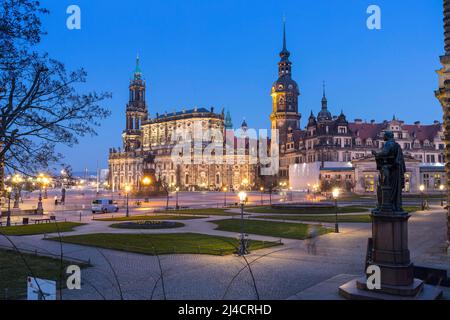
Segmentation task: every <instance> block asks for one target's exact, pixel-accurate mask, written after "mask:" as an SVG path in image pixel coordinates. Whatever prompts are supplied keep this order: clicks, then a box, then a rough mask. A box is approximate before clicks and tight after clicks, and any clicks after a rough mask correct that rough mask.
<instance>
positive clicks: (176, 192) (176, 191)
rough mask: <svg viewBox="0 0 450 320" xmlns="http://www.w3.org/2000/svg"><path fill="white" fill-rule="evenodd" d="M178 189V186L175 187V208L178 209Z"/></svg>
mask: <svg viewBox="0 0 450 320" xmlns="http://www.w3.org/2000/svg"><path fill="white" fill-rule="evenodd" d="M178 191H180V188H179V187H176V188H175V196H176V205H175V209H177V210H178V209H180V206H179V205H178Z"/></svg>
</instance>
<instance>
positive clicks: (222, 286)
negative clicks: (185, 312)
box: [0, 209, 450, 299]
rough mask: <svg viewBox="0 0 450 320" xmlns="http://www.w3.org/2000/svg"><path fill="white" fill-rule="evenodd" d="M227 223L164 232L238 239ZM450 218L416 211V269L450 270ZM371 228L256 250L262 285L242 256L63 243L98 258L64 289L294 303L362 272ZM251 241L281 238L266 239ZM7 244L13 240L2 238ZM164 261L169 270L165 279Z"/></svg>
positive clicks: (40, 245)
mask: <svg viewBox="0 0 450 320" xmlns="http://www.w3.org/2000/svg"><path fill="white" fill-rule="evenodd" d="M223 218H224V217H213V218H208V219H199V220H190V221H181V222H183V223H186V227H184V228H179V229H172V230H170V231H164V232H187V231H189V232H198V233H205V234H217V235H225V236H234V237H235V236H236V233H230V232H223V231H217V230H214V224H212V223H210V222H208V221H210V220H215V219H223ZM445 219H446V216H445V212H443V211H442V210H441V211H440V210H438V209H436V210H433V211H428V212H417V213H414V214H413V216H412V218H411V220H410V224H409V239H410V250H411V256H412V259H413V261H414V262H415V263H416V264H419V265H432V266H438V267H445V268H449V266H450V259H449V257H446V256H444V255H443V254H442V252H443V244H444V242H445V232H446V230H445V227H446V225H445ZM109 224H110V222H107V223H106V222H98V221H95V222H92V223H90V224H89V225H86V226H83V227H80V228H79V229H77V231H75V232H72V233H67V234H76V233H92V232H123V231H122V230H116V229H111V228H108V225H109ZM370 228H371V226H370V224H358V223H351V224H341V233H339V234H334V233H330V234H327V235H324V236H321V237H320V238H319V240H318V242H317V248H318V249H317V254H316V255H309V254H307V253H306V249H305V244H304V241H300V240H287V239H283V242H284V245H283V246H279V247H275V248H270V249H264V250H258V251H255V252H253V253H251V254H250V255H248V256H247V257H246V258H247V261H248V263H249V264H250V266H251V269H252V272H253V275H254V278H255V282H256V286H255V285H254V284H253V281H252V276H251V274H250V272H249V270H248V268H246V262H245V260H244V259H243V258H241V257H237V256H234V255H229V256H224V257H219V256H207V255H193V254H189V255H187V254H184V255H163V256H160V257H155V256H146V255H140V254H133V253H126V252H119V251H113V250H103V249H102V250H99V249H96V248H92V247H84V246H78V245H71V244H63V251H64V255H65V256H67V257H72V258H77V259H83V260H90V262H91V264H92V265H93V266H94V267H92V268H88V269H85V270H83V272H82V281H83V285H82V289H81V290H74V291H68V290H64V292H63V293H64V297H63V298H64V299H103V298H106V299H120V298H121V295H122V296H123V298H124V299H164V297H166V298H167V299H256V298H257V296H258V295H259V297H260V298H261V299H287V298H289V297H291V296H293V295H296V294H298V293H299V292H302V291H304V290H305V289H308V288H310V287H313V286H315V285H317V284H319V283H321V282H323V281H325V280H328V279H330V278H333V277H335V276H336V275H339V274H362V273H363V266H364V258H365V253H366V244H367V238H368V237H369V236H370ZM105 230H106V231H105ZM139 232H140V233H142V231H139ZM146 232H154V231H146ZM160 232H161V231H160ZM251 238H252V239H264V240H270V239H273V238H271V237H261V236H258V237H256V236H251ZM12 239H13V241H14V242H15V244H16V245H17V246H18V247H19V248H24V249H29V250H34V249H37V250H39V251H41V250H44V251H47V252H49V253H52V254H59V253H60V244H59V243H58V242H53V241H47V240H43V239H42V235H38V236H27V237H12ZM0 244H1V245H7V244H8V243H7V241H6V240H5V239H1V240H0ZM158 258H159V259H160V262H161V266H162V274H163V277H162V279H161V271H160V268H159V263H158ZM110 264H111V266H112V267H113V268H114V271H115V273H116V274H117V278H118V281H117V280H116V279H115V278H114V276H113V272H112V271H111V267H110ZM161 280H163V281H161ZM117 282H118V283H119V284H120V286H119V285H118V283H117ZM119 287H120V288H119ZM255 287H256V288H255ZM336 290H337V288H336Z"/></svg>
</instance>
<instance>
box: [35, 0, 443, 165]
mask: <svg viewBox="0 0 450 320" xmlns="http://www.w3.org/2000/svg"><path fill="white" fill-rule="evenodd" d="M41 3H42V5H43V6H44V7H47V8H48V9H50V11H51V14H50V15H49V16H47V17H45V18H44V28H45V29H46V30H47V32H48V35H47V36H46V37H45V38H44V39H43V42H42V44H41V48H42V49H43V50H46V51H48V52H50V54H51V56H53V57H55V58H57V59H59V60H61V61H63V62H65V63H66V65H67V66H68V67H69V68H72V69H73V68H78V67H84V68H85V69H86V70H87V72H88V82H87V83H86V84H85V85H83V86H81V87H80V90H81V91H90V90H96V91H109V92H111V93H112V94H113V98H112V99H111V100H109V101H107V102H106V103H105V105H106V106H107V107H108V108H110V109H111V111H112V116H111V117H110V118H108V119H106V120H105V121H104V122H103V124H102V126H101V127H100V128H98V132H99V135H98V136H96V137H94V138H91V137H87V138H84V139H82V140H81V141H80V144H79V145H77V146H75V147H74V148H66V147H63V148H60V151H61V152H63V154H64V155H65V157H66V159H65V161H66V162H68V163H69V164H71V165H72V166H73V168H74V169H75V170H82V169H83V168H85V167H87V168H89V169H90V170H92V169H95V166H96V163H97V161H99V163H100V166H101V167H106V166H107V156H108V149H109V148H110V147H117V146H120V144H121V136H120V135H121V132H122V130H123V128H124V124H125V119H124V111H125V104H126V102H127V98H128V83H129V79H130V77H131V75H132V71H133V69H134V63H135V57H136V54H137V53H139V55H140V57H141V66H142V70H143V73H144V77H145V79H146V81H147V103H148V107H149V111H150V114H151V116H154V115H155V113H156V112H159V113H163V112H164V111H166V110H167V111H168V112H172V111H174V110H175V109H177V110H180V109H181V108H189V107H191V108H192V107H194V106H204V107H211V106H214V107H215V108H216V110H220V109H221V108H226V109H229V110H230V112H231V115H232V118H233V122H234V125H235V126H236V125H239V124H240V123H241V122H242V119H243V118H244V117H245V119H246V121H247V123H248V124H249V126H251V127H254V128H269V127H270V123H269V115H270V112H271V98H270V95H269V93H270V88H271V84H272V82H273V81H275V80H276V77H277V62H278V60H279V57H278V53H279V51H280V50H281V45H282V38H281V37H282V18H283V16H285V17H286V20H287V44H288V49H289V50H290V52H291V61H292V63H293V78H294V79H295V80H296V81H297V82H298V84H299V86H300V91H301V97H300V102H299V110H300V112H301V113H302V115H303V117H302V121H301V125H302V127H303V126H304V125H305V122H306V120H307V117H308V115H309V113H310V111H311V110H313V111H314V112H315V113H317V112H318V111H319V109H320V100H321V94H322V93H321V92H322V81H326V83H327V96H328V101H329V107H330V109H331V111H332V112H333V114H335V113H339V112H340V110H341V109H343V110H344V113H345V114H346V115H347V117H348V119H349V120H353V119H355V118H362V119H364V120H367V121H369V120H371V119H375V120H377V121H382V120H384V119H391V118H392V116H393V115H394V114H395V115H396V116H397V118H400V119H402V120H405V121H407V122H414V121H416V120H420V121H422V122H424V123H431V122H432V121H433V120H441V118H442V115H441V108H440V105H439V103H438V101H437V100H436V99H435V97H434V90H435V89H436V88H437V75H436V73H435V70H437V69H438V68H439V55H441V54H442V53H443V35H442V33H443V31H442V29H443V27H442V1H441V0H414V1H409V2H407V1H392V0H390V1H388V0H371V1H365V0H315V1H309V0H283V1H272V0H264V1H254V0H222V1H219V0H185V1H180V0H177V1H176V0H165V1H153V0H139V1H138V0H134V1H107V0H95V1H92V0H70V1H67V0H58V1H56V0H44V1H41ZM71 4H76V5H78V6H79V7H80V8H81V30H72V31H71V30H68V29H67V28H66V19H67V17H68V15H67V14H66V8H67V7H68V6H69V5H71ZM371 4H376V5H379V6H380V8H381V10H382V17H381V18H382V30H375V31H374V30H368V29H367V27H366V19H367V17H368V15H367V13H366V9H367V7H368V6H369V5H371Z"/></svg>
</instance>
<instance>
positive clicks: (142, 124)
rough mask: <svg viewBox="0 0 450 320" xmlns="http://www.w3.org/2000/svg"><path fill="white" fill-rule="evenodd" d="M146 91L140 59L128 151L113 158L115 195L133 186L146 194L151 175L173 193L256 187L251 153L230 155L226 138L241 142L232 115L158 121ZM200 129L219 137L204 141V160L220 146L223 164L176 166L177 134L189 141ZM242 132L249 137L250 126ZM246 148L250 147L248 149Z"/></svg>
mask: <svg viewBox="0 0 450 320" xmlns="http://www.w3.org/2000/svg"><path fill="white" fill-rule="evenodd" d="M145 92H146V83H145V81H144V79H143V75H142V71H141V69H140V64H139V58H137V61H136V69H135V71H134V74H133V79H132V80H131V81H130V85H129V102H128V104H127V105H126V112H125V114H126V122H125V130H124V131H123V134H122V147H121V148H117V149H116V148H111V149H110V153H109V180H110V181H109V183H110V186H111V188H112V189H113V190H122V189H124V188H125V186H127V185H128V186H130V187H131V188H132V189H133V190H141V189H142V188H143V187H144V186H143V185H142V179H143V177H144V176H151V177H153V180H157V181H160V182H164V183H165V184H166V185H167V186H168V187H169V188H170V189H172V190H174V189H175V188H179V190H191V191H195V190H222V189H224V188H226V189H227V190H230V191H231V190H239V189H241V188H244V187H245V188H247V189H252V188H255V184H256V178H257V172H256V170H257V167H256V165H255V164H256V161H251V157H250V156H249V155H248V151H247V152H246V151H245V150H238V146H237V145H236V144H235V143H234V144H233V145H234V146H235V148H233V150H232V151H231V152H229V150H226V151H228V152H225V149H226V148H225V145H224V141H225V139H230V137H231V139H232V140H235V137H234V136H233V135H234V131H233V130H232V127H233V124H232V121H231V115H230V113H229V112H227V114H226V116H225V112H224V110H222V111H221V112H219V113H218V112H215V110H214V107H212V108H210V109H206V108H200V107H194V108H192V109H182V110H181V111H175V112H172V113H168V112H165V113H164V114H159V113H156V115H155V117H153V118H152V117H150V116H149V112H148V106H147V103H146V97H145ZM196 128H199V131H201V132H202V133H204V132H216V133H218V134H217V137H216V138H214V137H209V138H208V139H207V140H202V141H201V145H200V146H199V148H200V155H202V154H203V153H204V152H205V151H206V149H207V148H208V146H210V145H211V144H212V143H215V145H216V146H219V148H221V149H220V150H221V151H219V152H222V153H223V154H222V156H223V160H222V161H209V160H210V159H209V158H208V157H202V156H201V157H199V158H198V159H196V157H195V156H193V157H192V158H190V160H189V161H183V162H182V163H177V162H176V161H174V157H173V155H174V149H175V148H176V147H177V146H178V145H179V141H180V138H181V137H176V135H177V134H179V133H180V132H182V133H183V135H184V138H186V136H190V137H192V136H194V135H195V129H196ZM241 129H242V130H241V131H243V132H245V130H246V129H247V124H246V122H245V121H244V122H243V124H242V127H241ZM175 137H176V138H175ZM217 139H219V141H217ZM214 140H216V141H214ZM233 142H234V141H233ZM190 147H193V148H197V147H198V146H190ZM246 147H248V145H247V146H245V145H244V146H243V148H246ZM215 150H217V148H215ZM191 151H192V150H190V151H189V152H191ZM197 151H198V150H197ZM213 153H214V151H213ZM153 182H155V181H153Z"/></svg>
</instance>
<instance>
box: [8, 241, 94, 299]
mask: <svg viewBox="0 0 450 320" xmlns="http://www.w3.org/2000/svg"><path fill="white" fill-rule="evenodd" d="M23 257H24V258H25V261H26V262H27V264H28V265H29V267H30V269H31V270H32V271H33V274H34V275H35V276H36V277H38V278H41V279H48V280H58V279H59V277H60V267H61V264H60V260H59V259H53V258H48V257H42V256H37V255H34V254H23ZM71 264H77V265H78V266H79V267H81V268H85V267H88V266H87V265H84V264H79V263H73V262H68V261H63V271H64V272H63V276H64V277H66V273H65V269H66V268H67V266H69V265H71ZM0 266H1V268H0V300H3V299H9V300H13V299H23V298H24V297H25V296H26V290H27V282H26V281H27V277H28V276H31V272H30V271H29V269H28V268H27V267H26V266H25V264H24V262H23V260H22V258H21V257H20V255H19V254H18V253H17V252H16V251H10V250H3V249H0ZM64 281H65V278H64ZM58 286H59V285H58Z"/></svg>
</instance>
